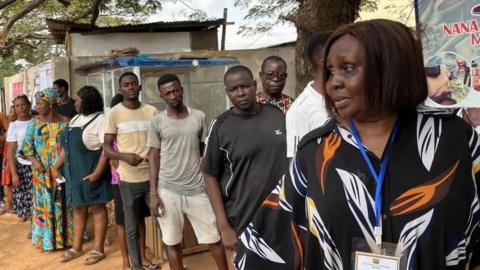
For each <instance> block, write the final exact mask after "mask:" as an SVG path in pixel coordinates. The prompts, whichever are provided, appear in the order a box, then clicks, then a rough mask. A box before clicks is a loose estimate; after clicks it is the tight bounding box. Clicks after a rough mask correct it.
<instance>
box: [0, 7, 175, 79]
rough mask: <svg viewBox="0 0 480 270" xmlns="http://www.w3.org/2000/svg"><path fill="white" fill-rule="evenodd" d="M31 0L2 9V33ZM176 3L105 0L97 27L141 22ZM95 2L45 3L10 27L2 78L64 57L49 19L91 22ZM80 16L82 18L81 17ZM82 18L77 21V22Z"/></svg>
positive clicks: (2, 52)
mask: <svg viewBox="0 0 480 270" xmlns="http://www.w3.org/2000/svg"><path fill="white" fill-rule="evenodd" d="M30 1H32V0H17V1H15V2H14V3H13V4H11V5H9V6H7V7H5V8H3V9H1V10H0V31H1V29H2V28H3V27H4V26H5V24H6V23H7V21H8V20H9V19H10V18H12V17H13V16H15V15H16V14H18V13H19V12H21V11H22V10H23V9H24V8H25V7H26V6H27V5H28V4H29V3H30ZM166 1H173V0H102V1H101V2H100V5H99V11H100V15H99V17H98V19H97V21H96V25H97V26H117V25H121V24H125V23H140V22H142V21H145V20H146V18H147V17H148V16H150V15H152V14H154V13H156V12H158V11H159V10H161V8H162V3H164V2H166ZM95 2H96V1H95V0H46V1H45V2H44V3H43V4H41V5H40V6H39V7H38V8H36V9H34V10H33V11H31V12H30V13H28V14H27V15H25V16H24V17H22V18H21V19H20V20H18V21H17V22H16V23H15V24H14V25H13V27H12V28H11V30H10V32H9V34H8V36H7V39H6V42H5V43H6V44H5V45H4V46H3V47H2V46H0V57H1V60H0V84H1V83H3V80H2V79H1V78H3V77H6V76H11V75H13V74H15V73H17V72H18V71H19V70H20V69H22V68H25V67H27V66H31V65H36V64H39V63H41V62H43V61H45V60H48V59H50V58H51V57H52V56H56V55H61V54H64V49H63V46H62V45H57V44H54V42H53V40H52V39H51V37H50V36H49V32H48V28H47V25H46V19H47V18H55V19H61V20H67V21H72V20H74V19H75V22H77V23H90V18H91V15H90V14H91V10H92V6H93V5H94V3H95ZM79 17H81V18H79ZM77 18H79V19H78V20H76V19H77Z"/></svg>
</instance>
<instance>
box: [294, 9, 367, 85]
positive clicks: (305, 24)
mask: <svg viewBox="0 0 480 270" xmlns="http://www.w3.org/2000/svg"><path fill="white" fill-rule="evenodd" d="M297 1H298V2H299V8H298V13H297V14H296V18H295V19H294V20H295V26H296V27H297V45H296V50H295V51H296V53H295V69H296V71H295V72H296V76H297V84H296V87H295V92H296V93H297V94H299V93H300V92H302V90H303V88H304V87H305V86H306V85H307V83H308V82H309V81H311V80H312V78H313V77H312V69H311V65H310V62H309V59H308V56H307V55H306V51H305V47H306V45H307V44H308V41H309V39H310V37H311V36H312V35H313V34H314V33H316V32H320V31H323V32H328V31H333V30H335V29H336V28H337V27H338V26H340V25H342V24H346V23H351V22H353V21H354V20H355V18H357V16H358V11H359V8H360V4H361V2H362V0H335V1H331V0H297Z"/></svg>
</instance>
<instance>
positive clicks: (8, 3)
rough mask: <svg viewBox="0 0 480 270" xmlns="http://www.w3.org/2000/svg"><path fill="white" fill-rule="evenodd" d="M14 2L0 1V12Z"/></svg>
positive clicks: (13, 0)
mask: <svg viewBox="0 0 480 270" xmlns="http://www.w3.org/2000/svg"><path fill="white" fill-rule="evenodd" d="M15 1H16V0H5V1H0V10H1V9H4V8H5V7H7V6H8V5H10V4H13V3H14V2H15Z"/></svg>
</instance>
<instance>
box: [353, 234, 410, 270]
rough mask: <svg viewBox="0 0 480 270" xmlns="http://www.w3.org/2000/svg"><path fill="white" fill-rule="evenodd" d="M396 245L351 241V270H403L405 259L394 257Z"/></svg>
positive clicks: (359, 240)
mask: <svg viewBox="0 0 480 270" xmlns="http://www.w3.org/2000/svg"><path fill="white" fill-rule="evenodd" d="M396 248H397V245H396V244H394V243H388V242H382V243H381V244H380V245H376V243H374V242H373V243H370V242H367V241H366V240H365V239H360V238H354V239H353V241H352V267H351V269H352V270H403V269H402V265H404V260H405V257H404V256H402V257H398V256H395V251H396Z"/></svg>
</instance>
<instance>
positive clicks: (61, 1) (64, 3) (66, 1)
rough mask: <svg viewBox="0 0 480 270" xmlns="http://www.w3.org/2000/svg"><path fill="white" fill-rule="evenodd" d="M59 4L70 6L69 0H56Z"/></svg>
mask: <svg viewBox="0 0 480 270" xmlns="http://www.w3.org/2000/svg"><path fill="white" fill-rule="evenodd" d="M57 1H58V2H59V3H60V4H62V5H63V6H64V7H68V6H70V0H57Z"/></svg>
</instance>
